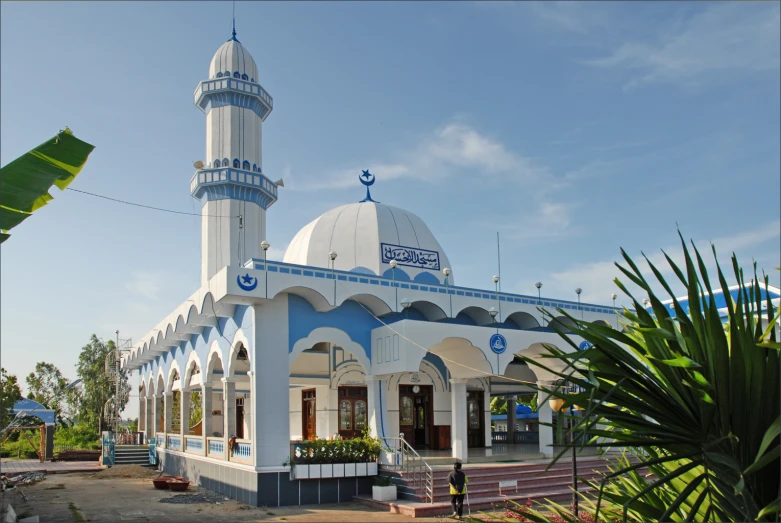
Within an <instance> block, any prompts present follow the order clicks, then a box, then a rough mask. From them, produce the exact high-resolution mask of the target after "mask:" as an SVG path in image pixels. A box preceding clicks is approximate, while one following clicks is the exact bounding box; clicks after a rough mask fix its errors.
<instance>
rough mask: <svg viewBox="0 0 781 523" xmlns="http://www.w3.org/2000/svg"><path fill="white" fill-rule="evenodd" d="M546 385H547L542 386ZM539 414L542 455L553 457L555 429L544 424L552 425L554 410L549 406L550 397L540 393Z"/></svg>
mask: <svg viewBox="0 0 781 523" xmlns="http://www.w3.org/2000/svg"><path fill="white" fill-rule="evenodd" d="M540 385H545V384H540ZM537 398H538V400H537V412H538V414H539V421H540V423H539V424H538V426H539V431H540V454H542V455H543V456H545V457H546V458H552V457H553V447H552V446H551V445H553V428H552V427H546V426H545V425H543V423H551V421H552V420H553V410H551V408H550V405H548V396H547V395H545V394H543V393H542V392H540V393H539V394H538V396H537Z"/></svg>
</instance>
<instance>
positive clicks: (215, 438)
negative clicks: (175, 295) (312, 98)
mask: <svg viewBox="0 0 781 523" xmlns="http://www.w3.org/2000/svg"><path fill="white" fill-rule="evenodd" d="M259 82H260V74H259V72H258V67H257V65H256V63H255V60H254V59H253V58H252V56H251V55H250V53H249V52H248V51H247V50H246V49H245V48H244V46H243V45H242V44H241V43H240V42H239V40H238V39H237V37H236V32H235V30H234V32H233V36H232V38H230V39H229V40H228V41H227V42H225V43H224V44H222V46H221V47H220V48H219V49H218V50H217V52H216V53H215V54H214V57H213V58H212V61H211V64H210V66H209V75H208V78H207V79H205V80H202V81H201V82H200V83H199V84H198V87H197V88H196V90H195V105H196V106H197V107H198V108H199V109H201V110H202V111H203V112H204V113H205V115H206V156H205V158H204V159H203V161H202V162H197V163H196V169H197V171H196V172H195V174H194V176H193V177H192V180H191V182H190V191H191V193H192V194H193V195H194V196H195V197H197V198H199V199H200V200H201V201H202V202H203V207H202V250H201V252H202V259H201V286H200V288H199V289H197V290H196V291H195V292H194V293H193V294H192V295H191V296H189V297H188V298H187V299H185V300H184V301H183V302H182V303H181V305H179V306H178V307H177V308H176V309H175V310H173V311H172V312H171V313H170V314H169V315H168V316H167V317H166V318H164V319H163V320H162V321H161V322H160V323H158V324H157V326H155V328H153V329H152V330H151V331H150V332H149V333H147V334H146V335H145V336H144V337H143V338H142V339H141V340H140V342H139V343H137V344H136V346H135V347H134V348H133V349H132V351H131V352H130V353H129V354H127V355H126V356H125V357H124V358H123V367H124V368H125V369H126V370H128V371H137V372H138V373H139V376H140V387H139V395H140V403H139V408H140V411H139V430H141V431H143V432H144V433H145V435H146V436H147V438H148V439H149V440H150V441H151V440H152V439H153V438H154V440H155V444H156V449H157V456H158V459H159V461H160V463H161V465H162V467H163V469H164V470H165V471H166V472H169V473H176V474H177V475H183V476H187V477H188V478H189V479H191V480H192V481H195V482H197V483H198V484H200V485H202V486H205V487H206V488H210V489H213V490H217V491H219V492H222V493H224V494H226V495H230V496H231V497H236V498H238V499H240V500H242V501H244V502H247V503H251V504H254V505H257V506H260V505H266V506H279V505H294V504H305V503H312V502H315V503H317V502H322V503H326V502H335V501H347V500H351V499H352V496H353V495H355V494H356V493H362V492H366V490H367V489H369V490H370V489H371V487H370V485H371V483H370V478H369V477H368V476H370V475H372V474H376V467H377V466H376V465H374V466H366V467H363V468H361V467H355V466H353V467H348V466H345V467H342V468H340V469H339V471H338V472H337V470H336V465H334V467H333V470H330V469H329V472H327V473H326V472H324V471H322V470H321V471H319V472H317V474H318V475H319V476H315V475H313V474H315V473H314V472H311V474H310V475H309V476H307V477H302V474H303V473H302V472H300V471H299V472H297V473H295V474H294V473H293V471H292V469H291V467H290V466H289V464H288V463H289V462H290V456H291V448H292V447H293V444H292V443H291V442H296V441H302V440H310V439H313V438H315V437H321V438H332V437H335V436H338V437H341V438H346V439H349V438H354V437H360V436H361V435H362V434H363V433H364V432H365V431H367V430H368V431H369V433H370V434H371V435H372V436H377V437H380V438H386V440H385V441H389V439H390V438H400V437H401V436H400V434H402V433H403V439H404V444H405V445H408V446H409V448H411V449H415V451H416V452H418V453H419V454H420V456H423V458H424V459H432V460H433V459H437V458H440V459H441V458H442V457H447V459H448V460H451V461H452V459H453V458H455V459H458V460H461V461H464V462H467V461H478V460H483V461H485V460H489V459H491V458H492V456H496V455H505V457H506V456H509V455H512V454H513V453H527V454H528V453H531V454H533V455H538V456H539V455H540V454H542V455H546V456H549V455H551V453H552V450H551V447H550V444H551V443H552V440H553V433H552V430H551V428H550V427H544V426H542V425H539V431H538V432H535V434H534V435H530V434H525V435H524V437H526V438H530V439H527V440H524V439H520V440H513V439H510V440H509V442H506V443H503V444H501V445H499V444H497V443H494V439H495V438H494V437H492V432H491V411H490V401H491V398H492V396H510V395H515V394H519V393H523V392H528V391H530V390H531V389H529V388H528V386H526V385H525V384H528V383H534V382H546V383H547V382H550V380H552V379H553V378H554V377H553V375H546V373H545V372H543V371H538V370H535V371H532V370H531V369H530V368H529V367H528V366H526V365H525V364H521V363H520V362H518V361H517V360H516V359H515V356H516V355H518V354H523V355H527V356H535V355H540V354H543V353H545V348H544V345H545V344H548V345H553V346H558V347H560V348H562V349H563V350H570V349H569V347H567V346H566V345H565V344H564V343H563V340H562V338H561V337H560V336H559V335H558V334H556V333H555V332H554V331H553V329H551V328H550V325H546V324H545V320H544V319H543V318H542V317H541V314H540V312H539V309H538V308H539V307H543V308H546V309H548V310H554V309H555V308H557V307H558V308H562V309H565V310H567V311H568V312H569V313H570V314H572V315H578V316H580V317H581V318H583V319H584V320H585V321H590V322H603V323H605V324H609V325H615V324H616V318H617V316H616V314H615V311H616V309H614V308H612V307H607V306H598V305H592V304H585V303H583V304H580V303H578V302H573V301H568V300H559V299H552V298H546V297H543V296H542V295H541V293H540V294H538V295H536V296H524V295H517V294H509V293H503V292H499V291H498V286H497V287H495V288H493V289H472V288H465V287H459V286H458V285H457V284H456V279H455V278H456V276H457V270H456V269H454V268H451V264H450V261H449V260H448V257H447V254H446V253H445V252H444V250H443V249H442V246H441V245H440V243H439V242H438V241H437V239H436V236H435V235H434V233H433V232H432V231H431V230H430V229H429V228H428V227H427V226H426V224H425V223H424V221H423V220H422V219H421V218H420V217H418V216H417V215H415V214H414V213H412V212H410V211H408V210H405V209H402V208H399V207H395V206H391V205H385V204H383V203H379V202H377V201H375V200H373V199H372V195H371V193H370V187H371V186H372V184H374V182H375V178H374V173H371V172H369V171H368V170H367V171H363V172H362V173H356V192H358V194H360V195H361V196H363V199H362V200H361V201H357V202H354V203H347V204H345V205H342V206H341V207H337V208H336V209H333V210H331V211H328V212H326V213H325V214H323V215H322V216H319V217H313V218H314V219H313V220H312V221H311V222H310V223H309V224H308V225H306V226H305V227H303V228H302V229H301V230H300V231H299V232H298V233H297V234H296V235H295V237H294V238H293V240H292V241H291V242H290V245H289V247H288V248H287V251H286V252H285V255H284V259H283V261H282V262H276V261H270V260H266V253H267V250H268V248H269V243H268V242H267V241H266V212H267V211H268V210H269V208H270V207H271V206H272V205H273V204H274V202H276V200H277V198H278V196H279V188H280V187H281V185H282V184H281V181H280V182H273V181H272V179H271V178H269V177H268V175H267V174H266V173H265V172H264V170H263V154H262V153H263V151H262V130H263V124H264V122H265V120H266V118H268V116H269V114H270V113H271V111H272V109H273V98H272V97H271V95H270V94H269V93H268V92H266V90H265V89H263V87H262V86H261V85H260V83H259ZM377 174H378V175H380V176H381V174H382V173H377ZM359 182H360V184H362V186H361V185H359ZM375 192H376V190H375ZM356 199H357V198H356ZM495 281H498V279H495ZM538 288H539V287H538ZM554 321H559V322H561V323H562V324H563V325H564V326H566V323H567V320H566V319H565V318H563V317H562V318H558V319H556V320H554ZM572 339H573V341H574V342H575V343H576V344H579V343H581V342H583V340H582V339H580V338H577V337H574V336H573V338H572ZM584 343H585V342H584ZM195 392H197V393H199V394H198V395H196V396H194V395H193V394H194V393H195ZM194 397H195V398H198V401H201V402H202V403H201V407H202V420H201V422H200V423H199V424H198V425H197V426H195V427H191V426H190V423H189V417H188V414H189V412H190V402H191V401H192V400H193V398H194ZM174 398H176V401H174ZM175 403H176V404H177V405H178V407H177V409H176V410H179V412H180V413H182V414H180V417H177V419H174V412H175V410H174V404H175ZM510 411H511V412H512V413H514V412H515V409H514V408H511V409H510ZM551 419H552V413H551V410H550V407H548V405H547V402H544V401H543V402H540V409H539V421H540V422H550V421H551ZM511 425H512V426H514V424H513V423H511ZM509 435H510V436H512V432H511V433H509ZM532 436H533V437H532ZM516 441H520V443H518V444H515V442H516ZM500 447H501V448H500ZM427 456H428V457H427ZM381 463H382V462H381ZM380 466H382V465H380ZM302 470H303V469H302ZM323 470H324V469H323ZM312 478H317V481H313V479H312Z"/></svg>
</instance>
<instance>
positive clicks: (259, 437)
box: [250, 294, 319, 467]
mask: <svg viewBox="0 0 781 523" xmlns="http://www.w3.org/2000/svg"><path fill="white" fill-rule="evenodd" d="M254 323H255V334H254V346H253V347H252V348H251V358H250V363H251V366H252V371H253V380H254V389H253V390H254V393H255V396H256V397H257V398H262V399H260V400H258V401H253V405H252V408H253V409H254V412H253V420H252V421H253V423H254V425H255V426H254V428H253V430H252V433H253V434H254V435H255V449H256V450H257V452H256V453H255V456H253V460H254V461H255V465H256V466H259V467H279V466H281V465H282V464H283V463H284V462H285V461H286V460H287V459H288V457H289V456H290V424H289V422H286V420H287V419H288V417H289V416H290V394H289V393H288V390H289V389H290V353H289V350H288V348H289V345H290V338H289V331H288V301H287V295H284V294H283V295H281V296H279V297H277V298H275V299H274V300H273V301H269V302H264V303H263V304H260V305H255V306H254ZM318 400H319V398H318ZM318 431H319V429H318Z"/></svg>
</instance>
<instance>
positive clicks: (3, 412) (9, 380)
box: [0, 368, 22, 429]
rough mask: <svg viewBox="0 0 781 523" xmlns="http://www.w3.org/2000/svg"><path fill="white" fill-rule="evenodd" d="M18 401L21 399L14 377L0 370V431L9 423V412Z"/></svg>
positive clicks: (20, 392)
mask: <svg viewBox="0 0 781 523" xmlns="http://www.w3.org/2000/svg"><path fill="white" fill-rule="evenodd" d="M20 399H22V391H21V389H20V388H19V382H18V380H17V379H16V376H15V375H13V374H8V371H6V370H5V369H3V368H0V429H3V428H5V427H7V426H8V424H9V423H11V420H12V415H11V411H12V409H13V408H14V404H15V403H16V402H17V401H19V400H20Z"/></svg>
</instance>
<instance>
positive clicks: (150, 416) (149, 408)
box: [144, 397, 157, 438]
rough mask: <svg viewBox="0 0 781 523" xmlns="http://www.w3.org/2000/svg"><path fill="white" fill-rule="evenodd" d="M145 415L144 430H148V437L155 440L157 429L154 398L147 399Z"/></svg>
mask: <svg viewBox="0 0 781 523" xmlns="http://www.w3.org/2000/svg"><path fill="white" fill-rule="evenodd" d="M144 414H146V420H145V421H144V428H145V429H146V437H147V438H154V437H156V436H157V427H155V398H154V397H147V398H146V409H144Z"/></svg>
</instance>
